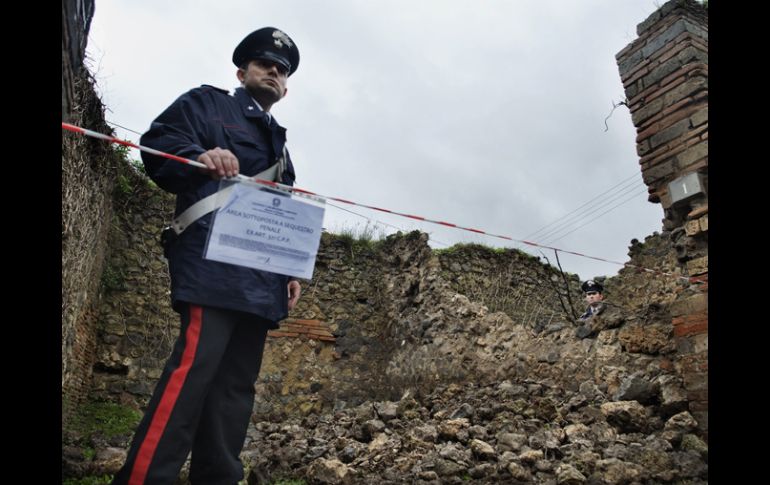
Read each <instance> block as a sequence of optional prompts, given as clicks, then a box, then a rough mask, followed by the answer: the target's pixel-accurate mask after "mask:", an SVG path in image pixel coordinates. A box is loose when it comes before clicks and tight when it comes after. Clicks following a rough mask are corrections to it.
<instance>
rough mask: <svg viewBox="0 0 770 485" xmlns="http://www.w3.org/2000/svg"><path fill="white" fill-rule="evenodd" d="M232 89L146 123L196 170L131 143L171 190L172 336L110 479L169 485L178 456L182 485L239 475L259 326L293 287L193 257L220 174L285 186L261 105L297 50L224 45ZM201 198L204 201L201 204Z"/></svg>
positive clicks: (279, 90) (278, 88)
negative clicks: (175, 318) (184, 472)
mask: <svg viewBox="0 0 770 485" xmlns="http://www.w3.org/2000/svg"><path fill="white" fill-rule="evenodd" d="M232 60H233V63H234V64H235V66H236V68H237V70H236V72H235V74H236V76H237V78H238V81H239V82H240V84H241V86H240V87H239V88H237V89H236V90H235V93H234V94H232V95H230V94H229V93H228V92H227V91H225V90H223V89H219V88H215V87H213V86H206V85H204V86H201V87H199V88H195V89H192V90H190V91H188V92H187V93H185V94H183V95H181V96H180V97H179V98H177V100H176V101H174V103H173V104H172V105H171V106H169V107H168V108H167V109H166V110H165V111H164V112H163V113H161V115H160V116H158V118H156V119H155V121H153V122H152V125H151V126H150V130H149V131H148V132H147V133H145V134H144V135H143V136H142V138H141V143H142V145H146V146H148V147H151V148H154V149H157V150H161V151H164V152H168V153H171V154H174V155H178V156H181V157H185V158H191V159H195V160H197V161H199V162H201V163H203V164H205V165H206V167H207V168H206V169H198V168H194V167H192V166H190V165H185V164H181V163H178V162H175V161H172V160H167V159H165V158H161V157H159V156H156V155H152V154H148V153H146V152H142V160H143V161H144V164H145V167H146V169H147V173H148V175H149V176H150V177H151V178H152V179H153V180H154V181H155V182H156V183H157V184H158V186H159V187H161V188H162V189H164V190H166V191H168V192H171V193H174V194H176V196H177V203H176V221H183V222H182V223H179V224H174V234H173V235H171V236H170V237H169V238H168V239H167V240H166V248H165V249H166V255H167V257H168V262H169V272H170V274H171V300H172V304H173V308H174V309H175V310H176V311H177V312H179V314H180V318H181V328H180V335H179V338H178V339H177V341H176V343H175V344H174V349H173V352H172V353H171V356H170V357H169V359H168V361H167V363H166V366H165V369H164V370H163V374H162V375H161V377H160V379H159V381H158V383H157V386H156V388H155V392H154V394H153V396H152V399H150V402H149V404H148V405H147V410H146V412H145V415H144V418H143V420H142V422H141V423H140V424H139V426H138V427H137V429H136V432H135V433H134V439H133V442H132V444H131V448H130V449H129V451H128V457H127V459H126V462H125V464H124V466H123V468H122V469H121V470H120V472H119V473H118V474H117V475H116V476H115V480H114V481H113V485H124V484H128V485H142V484H144V485H172V484H174V483H176V480H177V477H178V475H179V471H180V469H181V468H182V465H183V464H184V462H185V460H186V459H187V456H188V455H189V454H190V452H192V458H191V460H190V482H191V483H192V484H193V485H234V484H235V483H237V482H238V481H240V480H242V479H243V464H242V463H241V461H240V459H239V454H240V452H241V449H242V448H243V443H244V440H245V438H246V429H247V427H248V424H249V418H250V417H251V412H252V407H253V405H254V383H255V382H256V380H257V376H258V375H259V368H260V365H261V362H262V351H263V348H264V345H265V338H266V335H267V331H268V330H269V329H272V328H278V323H277V322H278V321H280V320H282V319H284V318H286V316H287V314H288V311H289V310H291V309H292V308H293V307H294V305H296V303H297V300H298V299H299V296H300V291H301V289H300V285H299V282H297V281H295V280H294V279H290V278H289V277H287V276H284V275H280V274H276V273H270V272H267V271H260V270H256V269H251V268H247V267H243V266H237V265H232V264H226V263H221V262H218V261H211V260H208V259H204V258H203V252H204V247H205V244H206V239H207V233H208V230H209V227H210V226H211V220H212V215H213V211H214V209H215V208H216V207H215V205H213V201H215V200H216V199H217V197H210V196H212V194H214V193H216V192H217V191H218V190H219V180H220V179H221V178H224V177H232V176H235V175H237V174H239V173H240V174H242V175H246V176H249V177H258V178H260V179H267V180H271V181H277V182H281V183H283V184H288V185H291V184H292V183H293V182H294V178H295V177H294V167H293V165H292V162H291V159H290V158H289V155H288V152H287V150H286V147H285V145H286V129H285V128H284V127H282V126H281V125H280V124H278V122H277V120H276V119H275V117H274V116H273V115H272V114H271V113H270V109H271V108H272V106H273V105H274V104H275V103H277V102H278V101H280V100H281V99H282V98H283V97H284V96H285V95H286V92H287V87H286V85H287V80H288V78H289V76H290V75H291V74H293V73H294V71H296V69H297V65H298V63H299V51H298V50H297V46H296V44H295V43H294V41H293V40H292V39H291V38H290V37H289V36H288V35H286V34H285V33H284V32H282V31H280V30H278V29H275V28H272V27H266V28H263V29H259V30H256V31H254V32H252V33H251V34H249V35H248V36H246V37H245V38H244V39H243V40H242V41H241V43H240V44H238V46H237V47H236V48H235V51H234V52H233V58H232ZM209 202H212V204H209Z"/></svg>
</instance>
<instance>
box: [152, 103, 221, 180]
mask: <svg viewBox="0 0 770 485" xmlns="http://www.w3.org/2000/svg"><path fill="white" fill-rule="evenodd" d="M205 109H206V103H205V102H204V100H203V99H202V97H201V94H200V93H199V92H197V90H192V91H190V92H188V93H186V94H183V95H182V96H180V97H179V98H178V99H177V100H176V101H174V103H173V104H172V105H171V106H169V107H168V108H167V109H166V110H165V111H164V112H163V113H161V114H160V116H158V117H157V118H156V119H155V120H154V121H153V122H152V124H151V125H150V129H149V131H147V133H145V134H144V135H142V137H141V139H140V143H141V144H142V145H144V146H147V147H150V148H154V149H156V150H160V151H162V152H166V153H170V154H172V155H177V156H179V157H183V158H188V159H191V160H197V159H198V157H199V156H200V155H201V154H202V153H204V152H205V151H206V150H208V149H207V148H204V147H205V146H206V145H205V139H206V128H207V127H206V125H205V123H204V120H205V119H206V117H205ZM212 148H213V147H212ZM142 161H143V162H144V166H145V168H146V169H147V174H148V175H149V176H150V178H151V179H152V180H154V181H155V183H157V184H158V186H159V187H160V188H162V189H163V190H166V191H168V192H171V193H174V194H179V193H182V192H186V191H188V190H194V189H196V188H197V187H199V186H201V185H202V184H204V183H206V182H207V181H209V180H211V178H210V177H209V176H208V175H206V174H202V173H200V171H199V170H198V168H197V167H193V166H192V165H188V164H185V163H182V162H178V161H175V160H169V159H167V158H163V157H160V156H158V155H153V154H150V153H147V152H142Z"/></svg>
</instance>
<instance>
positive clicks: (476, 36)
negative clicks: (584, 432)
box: [87, 0, 664, 279]
mask: <svg viewBox="0 0 770 485" xmlns="http://www.w3.org/2000/svg"><path fill="white" fill-rule="evenodd" d="M656 3H657V4H658V5H662V3H664V2H662V1H660V2H655V1H654V0H477V1H469V0H465V1H459V0H419V1H418V0H403V1H402V0H387V1H386V0H323V1H321V0H318V1H314V0H261V1H255V0H220V1H218V2H211V1H202V0H199V1H185V2H180V1H166V0H152V1H149V0H131V1H128V0H126V1H122V0H121V1H118V0H115V1H97V2H96V14H95V16H94V19H93V22H92V24H91V32H90V35H89V44H88V57H89V59H88V61H87V62H88V64H89V67H90V68H91V71H92V72H93V73H94V75H95V77H96V80H97V89H98V90H99V92H100V93H101V95H102V98H103V101H104V103H105V105H106V106H107V109H108V111H107V113H106V117H107V120H108V121H110V122H113V123H117V124H120V125H123V126H125V127H127V128H130V129H132V130H136V131H140V132H142V131H145V130H146V129H147V128H148V127H149V125H150V122H151V121H152V120H153V119H154V118H155V117H156V116H157V115H158V114H160V112H161V111H162V110H163V109H165V108H166V107H167V106H168V105H169V104H170V103H171V102H173V101H174V99H176V98H177V97H178V96H179V95H181V94H182V93H184V92H186V91H188V90H189V89H191V88H193V87H197V86H199V85H201V84H211V85H214V86H218V87H221V88H224V89H229V90H231V91H232V90H233V89H234V88H235V87H237V85H238V82H237V79H236V77H235V71H236V68H235V66H233V64H232V63H231V60H230V59H231V56H232V51H233V49H234V47H235V46H236V45H237V44H238V42H240V40H241V39H242V38H243V37H244V36H246V35H247V34H248V33H250V32H251V31H253V30H256V29H257V28H260V27H263V26H272V27H277V28H279V29H281V30H284V31H285V32H286V33H287V34H289V36H291V37H292V39H293V40H294V41H295V42H296V44H297V47H298V48H299V51H300V63H299V69H298V71H297V72H296V73H295V74H293V75H292V76H291V78H289V83H288V86H289V92H288V95H287V96H286V97H285V98H284V99H283V100H282V101H281V102H279V103H278V104H276V105H275V106H273V109H272V113H273V114H274V115H275V116H276V117H277V119H278V120H279V122H280V123H281V124H282V125H283V126H285V127H287V129H288V133H287V136H288V140H289V141H288V147H289V150H290V152H291V154H292V160H293V162H294V165H295V167H296V170H297V182H296V184H297V186H299V187H302V188H305V189H307V190H311V191H313V192H317V193H320V194H324V195H327V196H334V197H341V198H345V199H350V200H353V201H356V202H360V203H363V204H367V205H372V206H377V207H384V208H388V209H391V210H395V211H399V212H406V213H410V214H417V215H420V216H424V217H427V218H430V219H438V220H444V221H448V222H453V223H455V224H458V225H462V226H469V227H474V228H478V229H481V230H483V231H487V232H490V233H494V234H501V235H505V236H510V237H513V238H516V239H524V238H529V239H530V240H534V241H536V242H542V243H545V244H548V245H551V246H555V247H558V248H563V249H567V250H571V251H577V252H581V253H586V254H589V255H592V256H598V257H602V258H607V259H610V260H615V261H621V262H625V261H627V260H628V257H627V252H628V246H629V243H630V241H631V239H633V238H637V239H639V240H643V239H644V237H645V236H647V235H649V234H652V233H653V232H654V231H660V230H661V219H662V217H663V213H662V209H661V208H660V205H658V204H652V203H649V202H647V196H646V190H645V186H644V185H643V183H642V177H641V171H640V169H639V162H638V156H637V154H636V149H635V137H636V132H635V129H634V126H633V124H632V122H631V117H630V114H629V112H628V109H627V108H626V107H624V106H621V107H619V108H617V109H615V111H614V112H613V113H612V116H611V118H610V119H609V120H607V126H608V128H609V129H608V131H605V118H606V117H607V116H608V115H609V114H610V111H611V110H612V107H613V103H616V104H617V103H618V102H619V101H621V100H623V99H624V97H625V94H624V91H623V86H622V84H621V81H620V76H619V74H618V68H617V64H616V61H615V54H617V53H618V52H619V51H620V50H621V49H623V48H624V47H625V46H626V45H627V44H629V43H630V42H632V41H633V40H634V39H636V25H637V24H639V23H640V22H642V21H643V20H645V19H646V18H647V17H648V16H649V15H650V14H651V13H653V12H654V11H655V10H656ZM116 133H117V135H118V136H119V137H120V138H125V139H128V140H131V141H134V142H138V139H139V135H137V134H135V133H131V132H128V131H125V130H122V129H117V128H116ZM137 158H138V156H137ZM618 184H620V185H618ZM607 191H609V192H607ZM605 192H607V193H605ZM602 193H605V194H604V195H601V196H600V197H599V198H596V197H597V196H599V195H600V194H602ZM595 198H596V199H595ZM592 199H593V200H592ZM589 201H590V202H589ZM586 203H588V204H587V205H584V204H586ZM334 204H335V205H339V204H338V203H334ZM621 204H622V205H621ZM581 206H583V207H582V208H581ZM346 208H348V209H349V210H352V211H355V212H357V213H359V214H361V215H364V216H366V217H368V218H369V219H371V220H372V221H373V223H375V222H374V221H381V222H384V223H386V224H389V225H392V226H397V227H399V228H402V229H404V230H413V229H420V230H422V231H425V232H427V233H429V234H430V237H431V241H432V242H431V245H432V246H434V247H437V248H440V247H446V245H448V244H454V243H457V242H466V243H467V242H478V243H482V244H486V245H490V246H513V247H520V248H522V245H520V244H512V243H510V242H508V241H505V240H502V239H497V238H492V237H488V236H483V235H477V234H474V233H471V232H467V231H460V230H455V229H448V228H444V227H442V226H437V225H434V224H429V223H418V222H415V221H412V220H410V219H405V218H400V217H395V216H388V215H386V214H383V213H380V212H375V211H371V210H368V209H363V208H359V207H348V206H346ZM576 209H579V210H578V212H575V213H574V214H572V215H571V216H570V217H567V218H564V219H562V220H561V221H559V223H557V224H554V225H552V226H550V227H549V228H547V229H546V230H544V231H541V232H539V233H537V234H535V235H534V236H533V235H532V234H533V233H535V231H538V230H539V229H541V228H542V227H543V226H546V225H547V224H550V223H553V222H554V221H555V220H558V219H559V218H562V217H563V216H565V215H566V214H569V213H570V212H572V211H575V210H576ZM610 209H612V210H611V211H610V212H607V213H606V214H604V215H602V214H603V213H604V212H606V211H608V210H610ZM597 217H598V218H597ZM592 219H595V220H593V221H592ZM366 225H367V220H366V219H365V218H362V217H359V216H356V215H354V214H351V213H348V212H344V211H342V210H340V209H337V208H335V207H331V206H329V205H327V209H326V216H325V220H324V227H326V228H327V229H329V230H331V231H333V232H339V230H340V229H342V228H347V229H348V230H351V229H352V230H357V231H361V230H364V228H365V227H366ZM378 227H380V228H381V229H377V231H380V230H381V231H382V232H383V233H391V232H394V231H395V229H393V228H391V227H389V226H378ZM549 229H550V231H549ZM573 230H574V231H573ZM568 232H569V234H568V235H566V236H565V237H561V236H563V235H565V234H567V233H568ZM523 249H524V250H526V251H527V252H529V253H531V254H534V255H538V256H540V255H541V254H540V252H539V250H538V249H536V248H530V247H527V246H524V247H523ZM544 252H545V254H546V255H547V256H548V258H549V259H550V260H551V262H552V263H555V260H554V258H553V252H552V251H550V250H544ZM560 257H561V261H562V265H563V266H564V268H565V270H567V271H570V272H573V273H577V274H579V275H580V276H581V278H583V279H586V278H591V277H594V276H600V275H614V274H616V273H617V271H618V270H619V269H620V266H619V265H615V264H609V263H602V262H599V261H595V260H592V259H585V258H580V257H577V256H571V255H561V256H560Z"/></svg>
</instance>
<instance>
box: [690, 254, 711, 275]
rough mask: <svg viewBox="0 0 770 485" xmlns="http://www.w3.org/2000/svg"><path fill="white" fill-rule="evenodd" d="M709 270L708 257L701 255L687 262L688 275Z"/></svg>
mask: <svg viewBox="0 0 770 485" xmlns="http://www.w3.org/2000/svg"><path fill="white" fill-rule="evenodd" d="M708 270H709V257H708V256H703V257H701V258H695V259H693V260H691V261H688V262H687V272H688V273H689V274H690V275H696V274H701V273H706V272H708Z"/></svg>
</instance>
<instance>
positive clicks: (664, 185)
mask: <svg viewBox="0 0 770 485" xmlns="http://www.w3.org/2000/svg"><path fill="white" fill-rule="evenodd" d="M636 32H637V35H638V36H639V37H638V38H637V39H636V40H635V41H634V42H632V43H631V44H629V45H628V46H626V47H625V48H624V49H623V50H621V51H620V52H619V53H618V54H617V55H616V59H617V62H618V68H619V70H620V77H621V80H622V81H623V87H624V88H625V91H626V102H627V105H628V108H629V110H630V111H631V119H632V121H633V123H634V126H636V131H637V137H636V143H637V146H636V149H637V153H638V154H639V157H640V160H639V163H640V165H641V169H642V178H643V180H644V183H645V184H647V187H648V192H649V201H650V202H653V203H660V204H661V206H662V207H663V213H664V219H663V235H667V236H668V237H670V238H671V241H672V242H673V245H674V248H675V249H676V252H677V260H678V262H679V263H680V264H681V265H682V270H683V273H684V274H686V275H688V276H691V277H694V278H697V279H698V280H700V281H702V282H703V284H701V285H698V286H693V287H691V288H690V290H689V291H687V292H684V293H682V294H681V295H680V297H679V298H678V299H677V301H675V302H674V303H673V304H672V305H671V314H672V317H673V319H672V322H671V323H672V325H673V329H674V338H675V339H676V341H677V349H678V352H677V359H676V362H675V368H676V370H677V372H678V373H679V374H680V375H681V377H682V380H683V382H684V385H685V389H686V390H687V394H688V397H689V399H690V412H691V413H692V414H693V416H695V418H696V419H697V420H698V423H699V426H700V428H701V431H702V432H703V434H704V436H706V438H708V196H707V191H708V10H707V9H706V8H704V7H703V6H702V5H701V4H699V3H697V2H695V1H694V0H670V1H669V2H667V3H666V4H665V5H663V6H662V7H661V8H659V9H658V10H657V11H656V12H655V13H653V14H652V15H650V16H649V17H648V18H647V19H646V20H645V21H644V22H642V23H640V24H639V25H638V26H637V29H636ZM684 177H686V179H685V178H684ZM684 180H689V181H693V180H695V181H696V186H697V188H698V189H699V190H695V191H693V190H690V191H689V192H688V190H687V189H688V188H690V189H692V187H691V186H689V185H688V186H686V187H685V186H684V183H685V182H684ZM683 187H684V188H683Z"/></svg>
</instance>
